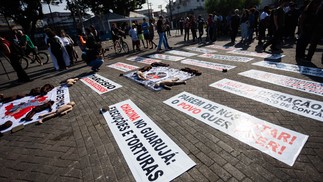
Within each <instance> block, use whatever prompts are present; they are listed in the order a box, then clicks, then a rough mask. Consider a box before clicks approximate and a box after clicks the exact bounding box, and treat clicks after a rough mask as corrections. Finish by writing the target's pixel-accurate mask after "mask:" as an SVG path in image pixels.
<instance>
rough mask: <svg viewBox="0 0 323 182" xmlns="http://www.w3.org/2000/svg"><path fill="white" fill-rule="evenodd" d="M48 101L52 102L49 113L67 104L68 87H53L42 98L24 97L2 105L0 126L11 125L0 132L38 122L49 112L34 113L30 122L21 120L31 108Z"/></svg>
mask: <svg viewBox="0 0 323 182" xmlns="http://www.w3.org/2000/svg"><path fill="white" fill-rule="evenodd" d="M49 101H54V104H53V105H52V107H51V111H56V110H57V109H58V108H59V107H60V106H62V105H65V104H67V103H69V102H70V95H69V90H68V87H66V86H60V87H55V88H53V89H52V90H51V91H49V92H48V93H47V94H46V95H44V96H36V97H33V96H26V97H23V98H21V99H17V100H14V101H12V102H8V103H5V104H3V105H2V106H1V107H0V117H1V118H0V125H3V124H4V123H5V122H6V121H11V122H12V125H11V127H9V128H7V129H4V130H1V131H0V132H1V133H4V132H6V131H9V130H11V129H12V128H14V127H16V126H18V125H21V124H23V125H28V124H31V123H34V122H36V121H38V116H39V115H41V114H46V113H48V112H50V109H46V110H44V111H41V112H36V113H35V115H34V116H33V117H32V120H31V121H26V120H24V119H23V118H25V117H26V115H27V114H28V113H29V112H30V111H32V109H33V108H35V107H37V106H40V105H43V104H45V103H48V102H49Z"/></svg>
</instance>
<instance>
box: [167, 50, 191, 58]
mask: <svg viewBox="0 0 323 182" xmlns="http://www.w3.org/2000/svg"><path fill="white" fill-rule="evenodd" d="M165 53H167V54H174V55H177V56H184V57H192V56H196V55H197V54H195V53H190V52H185V51H177V50H171V51H167V52H165Z"/></svg>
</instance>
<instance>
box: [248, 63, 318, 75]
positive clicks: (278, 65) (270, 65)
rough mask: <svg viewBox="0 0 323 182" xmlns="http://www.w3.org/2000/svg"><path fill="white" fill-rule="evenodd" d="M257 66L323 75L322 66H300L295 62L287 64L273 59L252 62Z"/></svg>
mask: <svg viewBox="0 0 323 182" xmlns="http://www.w3.org/2000/svg"><path fill="white" fill-rule="evenodd" d="M252 64H253V65H256V66H261V67H265V68H272V69H276V70H283V71H289V72H294V73H300V74H303V75H310V76H316V77H323V69H322V68H313V67H307V66H300V65H295V64H287V63H277V62H273V61H259V62H256V63H252Z"/></svg>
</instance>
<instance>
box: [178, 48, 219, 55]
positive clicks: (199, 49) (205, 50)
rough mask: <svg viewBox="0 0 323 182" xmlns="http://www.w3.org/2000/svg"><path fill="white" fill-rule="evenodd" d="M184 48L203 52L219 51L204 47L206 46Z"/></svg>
mask: <svg viewBox="0 0 323 182" xmlns="http://www.w3.org/2000/svg"><path fill="white" fill-rule="evenodd" d="M184 49H186V50H190V51H195V52H201V53H204V54H208V53H214V52H218V51H216V50H212V49H204V48H198V47H184Z"/></svg>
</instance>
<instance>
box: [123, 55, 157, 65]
mask: <svg viewBox="0 0 323 182" xmlns="http://www.w3.org/2000/svg"><path fill="white" fill-rule="evenodd" d="M127 60H128V61H133V62H138V63H144V64H151V63H155V62H161V61H160V60H157V59H151V58H145V57H140V56H133V57H129V58H127Z"/></svg>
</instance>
